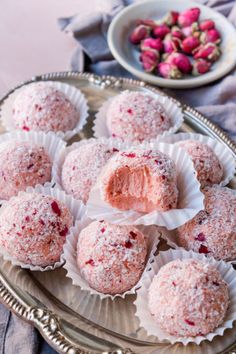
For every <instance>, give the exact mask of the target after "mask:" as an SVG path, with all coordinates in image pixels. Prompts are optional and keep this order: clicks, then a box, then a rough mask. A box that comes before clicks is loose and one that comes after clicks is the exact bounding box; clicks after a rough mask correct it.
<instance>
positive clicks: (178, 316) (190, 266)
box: [148, 259, 229, 337]
mask: <svg viewBox="0 0 236 354" xmlns="http://www.w3.org/2000/svg"><path fill="white" fill-rule="evenodd" d="M148 306H149V310H150V312H151V314H152V316H153V319H154V321H155V322H156V323H157V324H158V325H159V326H160V327H161V328H162V329H163V330H165V331H166V332H167V333H168V334H171V335H175V336H180V337H189V336H191V337H196V336H204V335H206V334H208V333H210V332H212V331H214V329H215V328H217V327H218V326H219V325H220V324H221V323H222V322H223V320H224V317H225V314H226V311H227V309H228V306H229V291H228V286H227V283H226V282H225V281H224V280H223V279H222V276H221V274H220V273H219V271H218V270H217V269H216V268H215V267H214V266H213V265H211V264H209V263H203V262H201V261H198V260H195V259H184V260H180V259H177V260H174V261H171V262H169V263H167V264H165V265H164V266H163V267H162V268H161V269H160V270H159V272H158V273H157V275H156V276H155V277H154V278H153V280H152V283H151V285H150V288H149V294H148Z"/></svg>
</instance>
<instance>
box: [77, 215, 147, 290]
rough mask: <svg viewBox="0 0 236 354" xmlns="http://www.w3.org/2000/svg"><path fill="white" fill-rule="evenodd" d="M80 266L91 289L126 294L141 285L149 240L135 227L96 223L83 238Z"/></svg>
mask: <svg viewBox="0 0 236 354" xmlns="http://www.w3.org/2000/svg"><path fill="white" fill-rule="evenodd" d="M77 251H78V253H77V263H78V267H79V269H80V272H81V275H82V276H83V277H84V279H85V280H86V281H87V282H88V283H89V285H90V286H91V287H92V288H93V289H95V290H97V291H99V292H101V293H103V294H122V293H124V292H125V291H127V290H129V289H131V288H132V287H133V286H134V285H136V284H137V282H138V280H139V279H140V277H141V274H142V272H143V270H144V267H145V259H146V255H147V244H146V240H145V236H144V235H143V234H142V233H141V232H140V231H139V230H138V229H137V228H136V227H134V226H121V225H112V224H109V223H107V222H104V221H94V222H92V223H91V224H89V225H88V226H87V227H86V228H85V229H83V230H82V231H81V233H80V235H79V241H78V249H77Z"/></svg>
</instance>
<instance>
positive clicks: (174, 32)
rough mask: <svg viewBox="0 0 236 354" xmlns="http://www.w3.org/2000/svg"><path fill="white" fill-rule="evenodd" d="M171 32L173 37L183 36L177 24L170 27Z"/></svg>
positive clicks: (180, 37)
mask: <svg viewBox="0 0 236 354" xmlns="http://www.w3.org/2000/svg"><path fill="white" fill-rule="evenodd" d="M171 34H172V36H173V37H176V38H179V39H182V38H183V34H182V31H181V29H180V28H179V27H178V26H173V27H172V28H171Z"/></svg>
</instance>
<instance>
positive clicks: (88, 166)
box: [61, 139, 118, 203]
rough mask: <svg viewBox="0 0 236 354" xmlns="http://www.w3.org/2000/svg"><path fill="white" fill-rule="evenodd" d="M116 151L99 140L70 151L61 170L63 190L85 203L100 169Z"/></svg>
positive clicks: (88, 142)
mask: <svg viewBox="0 0 236 354" xmlns="http://www.w3.org/2000/svg"><path fill="white" fill-rule="evenodd" d="M117 151H118V149H116V148H115V147H113V148H111V147H110V145H109V144H108V142H107V143H106V142H105V141H103V142H101V141H100V140H99V139H98V140H93V141H87V142H86V144H82V145H79V146H78V147H77V148H75V149H73V150H72V151H70V152H69V153H68V155H67V156H66V158H65V161H64V163H63V165H62V169H61V184H62V187H63V189H64V190H65V191H66V192H67V193H68V194H72V195H73V197H74V198H76V199H78V200H82V201H83V202H84V203H86V202H87V200H88V197H89V192H90V190H91V188H92V186H93V185H94V183H95V182H96V180H97V177H98V175H99V173H100V171H101V169H102V167H103V166H104V165H105V164H106V163H107V161H108V160H109V158H110V157H111V156H112V155H114V153H116V152H117Z"/></svg>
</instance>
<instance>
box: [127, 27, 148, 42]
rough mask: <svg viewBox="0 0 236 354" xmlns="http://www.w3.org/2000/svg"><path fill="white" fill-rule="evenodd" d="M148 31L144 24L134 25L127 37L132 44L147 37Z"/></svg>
mask: <svg viewBox="0 0 236 354" xmlns="http://www.w3.org/2000/svg"><path fill="white" fill-rule="evenodd" d="M149 33H150V29H149V27H147V26H144V25H139V26H137V27H135V29H134V30H133V32H132V33H131V35H130V37H129V39H130V42H131V43H133V44H139V43H140V42H141V40H143V39H144V38H147V37H148V35H149Z"/></svg>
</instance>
